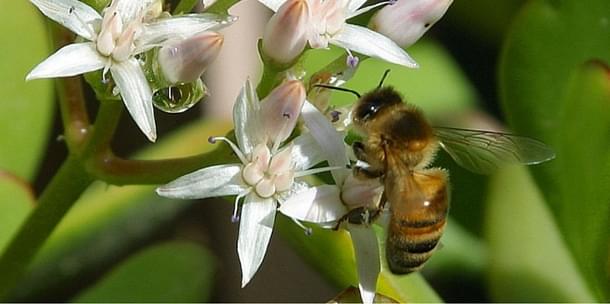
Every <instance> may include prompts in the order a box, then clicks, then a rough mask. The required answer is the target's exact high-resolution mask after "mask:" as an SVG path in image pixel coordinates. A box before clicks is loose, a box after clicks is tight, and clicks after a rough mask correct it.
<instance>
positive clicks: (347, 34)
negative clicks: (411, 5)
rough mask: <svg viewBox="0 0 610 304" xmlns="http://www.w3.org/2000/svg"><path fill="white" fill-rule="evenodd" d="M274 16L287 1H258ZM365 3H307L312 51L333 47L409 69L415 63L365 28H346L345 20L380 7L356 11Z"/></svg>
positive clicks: (359, 0) (351, 0)
mask: <svg viewBox="0 0 610 304" xmlns="http://www.w3.org/2000/svg"><path fill="white" fill-rule="evenodd" d="M259 1H260V2H261V3H263V4H264V5H266V6H267V7H268V8H270V9H271V10H273V11H274V12H277V11H278V10H279V8H280V7H281V6H282V4H284V2H286V1H287V0H259ZM365 2H366V0H307V4H308V6H309V13H310V18H309V22H308V23H307V24H305V25H304V26H307V33H308V41H309V45H310V46H311V47H312V48H326V47H328V44H334V45H336V46H339V47H342V48H344V49H346V50H347V51H348V53H349V54H350V58H353V56H351V52H350V50H351V51H355V52H358V53H361V54H364V55H367V56H371V57H375V58H379V59H382V60H385V61H388V62H391V63H396V64H400V65H403V66H406V67H410V68H416V67H418V65H417V63H416V62H415V61H414V60H413V59H412V58H411V57H410V56H409V55H408V54H407V53H406V52H405V51H404V50H403V49H401V48H400V47H399V46H398V45H397V44H396V43H394V41H392V40H391V39H389V38H388V37H386V36H384V35H381V34H379V33H377V32H375V31H372V30H370V29H368V28H366V27H362V26H358V25H353V24H349V23H347V22H346V20H347V19H350V18H352V17H355V16H358V15H360V14H362V13H364V12H366V11H368V10H370V9H372V8H374V7H376V6H378V5H382V4H387V3H388V2H382V3H380V4H376V5H372V6H367V7H363V8H360V7H361V6H362V5H363V4H364V3H365Z"/></svg>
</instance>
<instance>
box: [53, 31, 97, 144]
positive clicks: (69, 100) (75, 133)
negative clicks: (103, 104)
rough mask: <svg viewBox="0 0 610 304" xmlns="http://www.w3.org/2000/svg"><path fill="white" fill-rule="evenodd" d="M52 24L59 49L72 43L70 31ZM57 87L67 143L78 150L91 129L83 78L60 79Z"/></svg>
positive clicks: (72, 36)
mask: <svg viewBox="0 0 610 304" xmlns="http://www.w3.org/2000/svg"><path fill="white" fill-rule="evenodd" d="M49 22H51V21H49ZM50 26H51V29H52V35H53V40H54V41H55V46H56V47H57V48H58V49H59V48H60V47H62V46H64V45H66V44H69V43H72V41H73V40H74V35H73V34H72V33H71V32H70V31H68V30H66V29H65V28H63V27H61V26H59V25H57V24H50ZM56 87H57V93H58V95H59V109H60V112H61V118H62V122H63V125H64V136H65V139H66V143H67V145H68V148H69V150H70V151H72V152H76V151H78V150H80V149H81V147H82V146H83V145H84V143H85V142H86V139H87V135H88V131H89V129H88V127H89V115H88V114H87V108H86V106H85V97H84V96H83V86H82V82H81V78H80V77H69V78H61V79H58V80H57V81H56Z"/></svg>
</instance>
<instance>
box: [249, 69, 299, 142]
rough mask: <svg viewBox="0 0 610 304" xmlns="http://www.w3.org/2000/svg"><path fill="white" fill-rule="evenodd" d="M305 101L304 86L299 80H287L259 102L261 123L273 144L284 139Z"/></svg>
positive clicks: (292, 127) (290, 131) (295, 121)
mask: <svg viewBox="0 0 610 304" xmlns="http://www.w3.org/2000/svg"><path fill="white" fill-rule="evenodd" d="M304 103H305V87H304V86H303V83H302V82H301V81H299V80H288V81H286V82H284V83H282V84H281V85H279V86H278V87H277V88H275V89H274V90H273V91H271V93H269V96H267V97H266V98H265V99H264V100H263V101H262V103H261V113H262V114H261V116H260V118H261V125H262V126H263V128H264V129H265V133H266V135H267V138H268V139H270V140H271V141H273V143H275V144H279V143H280V142H282V141H284V140H286V138H288V136H290V134H291V133H292V130H293V129H294V126H295V125H296V123H297V119H298V117H299V113H301V108H302V107H303V104H304Z"/></svg>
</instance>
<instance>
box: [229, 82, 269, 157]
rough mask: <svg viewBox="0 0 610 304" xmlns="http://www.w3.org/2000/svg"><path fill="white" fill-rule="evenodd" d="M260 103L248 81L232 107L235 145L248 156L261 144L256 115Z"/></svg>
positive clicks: (261, 130)
mask: <svg viewBox="0 0 610 304" xmlns="http://www.w3.org/2000/svg"><path fill="white" fill-rule="evenodd" d="M259 109H260V103H259V101H258V97H257V95H256V91H254V88H253V87H252V84H251V83H250V80H249V79H248V80H246V84H245V85H244V87H243V88H242V89H241V92H240V93H239V96H238V97H237V100H236V101H235V105H233V124H234V125H235V138H236V139H237V145H239V147H240V148H241V150H242V152H244V154H246V155H248V154H250V153H251V152H252V150H253V149H254V147H255V146H256V145H257V144H259V143H261V142H262V138H261V137H262V132H263V129H262V128H261V127H260V126H259V124H260V121H259V118H258V113H259Z"/></svg>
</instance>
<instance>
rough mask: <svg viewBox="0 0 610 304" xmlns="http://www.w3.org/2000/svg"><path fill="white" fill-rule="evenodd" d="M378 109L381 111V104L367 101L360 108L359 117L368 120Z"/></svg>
mask: <svg viewBox="0 0 610 304" xmlns="http://www.w3.org/2000/svg"><path fill="white" fill-rule="evenodd" d="M378 111H379V104H377V103H370V102H367V103H365V104H363V105H362V106H361V107H360V108H359V111H358V113H357V117H358V119H360V120H362V121H367V120H369V119H371V118H373V116H375V114H377V112H378Z"/></svg>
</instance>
